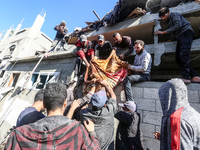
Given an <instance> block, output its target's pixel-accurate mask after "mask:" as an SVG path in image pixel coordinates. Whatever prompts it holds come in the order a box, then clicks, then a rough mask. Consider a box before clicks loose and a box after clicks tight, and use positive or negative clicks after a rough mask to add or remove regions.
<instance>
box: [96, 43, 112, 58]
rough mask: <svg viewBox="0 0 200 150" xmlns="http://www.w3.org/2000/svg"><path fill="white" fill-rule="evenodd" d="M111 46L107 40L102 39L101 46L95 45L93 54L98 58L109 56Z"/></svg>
mask: <svg viewBox="0 0 200 150" xmlns="http://www.w3.org/2000/svg"><path fill="white" fill-rule="evenodd" d="M112 50H113V47H112V45H111V43H110V42H109V41H104V43H103V46H102V47H101V46H100V45H99V44H97V45H96V46H95V56H96V57H97V58H98V59H107V58H108V57H109V56H110V53H111V51H112Z"/></svg>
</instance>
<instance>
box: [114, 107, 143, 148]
mask: <svg viewBox="0 0 200 150" xmlns="http://www.w3.org/2000/svg"><path fill="white" fill-rule="evenodd" d="M115 118H116V119H118V120H119V125H118V128H117V135H116V150H131V149H134V150H143V149H144V146H143V139H142V133H141V130H140V119H141V118H140V114H139V113H137V112H128V111H123V110H119V111H118V112H117V113H116V114H115Z"/></svg>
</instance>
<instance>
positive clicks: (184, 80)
mask: <svg viewBox="0 0 200 150" xmlns="http://www.w3.org/2000/svg"><path fill="white" fill-rule="evenodd" d="M182 80H183V82H184V83H185V84H190V83H191V82H190V80H188V79H184V78H182Z"/></svg>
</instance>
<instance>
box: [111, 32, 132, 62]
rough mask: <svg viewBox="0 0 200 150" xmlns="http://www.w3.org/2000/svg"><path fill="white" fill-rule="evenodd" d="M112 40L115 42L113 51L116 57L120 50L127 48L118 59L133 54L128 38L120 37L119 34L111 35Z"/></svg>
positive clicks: (130, 41)
mask: <svg viewBox="0 0 200 150" xmlns="http://www.w3.org/2000/svg"><path fill="white" fill-rule="evenodd" d="M113 39H114V41H115V45H114V50H115V51H116V53H117V55H118V53H119V51H120V50H121V49H122V48H128V50H127V51H126V52H125V53H123V54H121V55H120V56H119V57H120V59H124V58H125V57H127V56H128V55H130V54H131V53H132V52H133V42H132V40H131V37H129V36H121V35H120V34H119V33H115V34H113Z"/></svg>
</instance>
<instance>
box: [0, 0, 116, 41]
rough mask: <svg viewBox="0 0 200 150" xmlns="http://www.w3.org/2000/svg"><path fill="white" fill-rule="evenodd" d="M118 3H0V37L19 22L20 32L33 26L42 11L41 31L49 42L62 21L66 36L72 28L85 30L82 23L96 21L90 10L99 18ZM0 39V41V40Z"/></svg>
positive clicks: (9, 0)
mask: <svg viewBox="0 0 200 150" xmlns="http://www.w3.org/2000/svg"><path fill="white" fill-rule="evenodd" d="M117 1H118V0H0V33H1V32H2V33H3V34H5V33H6V31H7V30H8V29H9V28H10V27H11V26H12V25H13V26H12V27H13V28H16V27H17V25H18V24H19V23H20V22H21V21H22V19H24V20H23V23H22V27H21V29H24V28H29V27H31V26H32V25H33V23H34V21H35V19H36V17H37V15H38V14H40V13H41V11H42V10H44V11H46V17H45V21H44V24H43V26H42V28H41V31H42V32H43V33H44V34H46V35H47V36H48V37H50V38H51V39H52V40H53V39H54V37H55V35H56V31H55V30H54V29H53V28H54V27H55V26H56V24H60V22H61V21H62V20H64V21H66V24H67V25H66V26H67V28H68V32H69V33H70V32H73V30H74V28H75V27H86V26H87V24H86V23H85V22H94V21H96V20H98V19H97V17H96V16H95V14H94V13H93V10H95V11H96V13H97V14H98V16H99V17H100V18H102V17H104V16H105V15H106V13H107V12H109V11H110V10H111V9H113V8H114V6H115V4H116V3H117ZM0 39H1V38H0Z"/></svg>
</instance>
